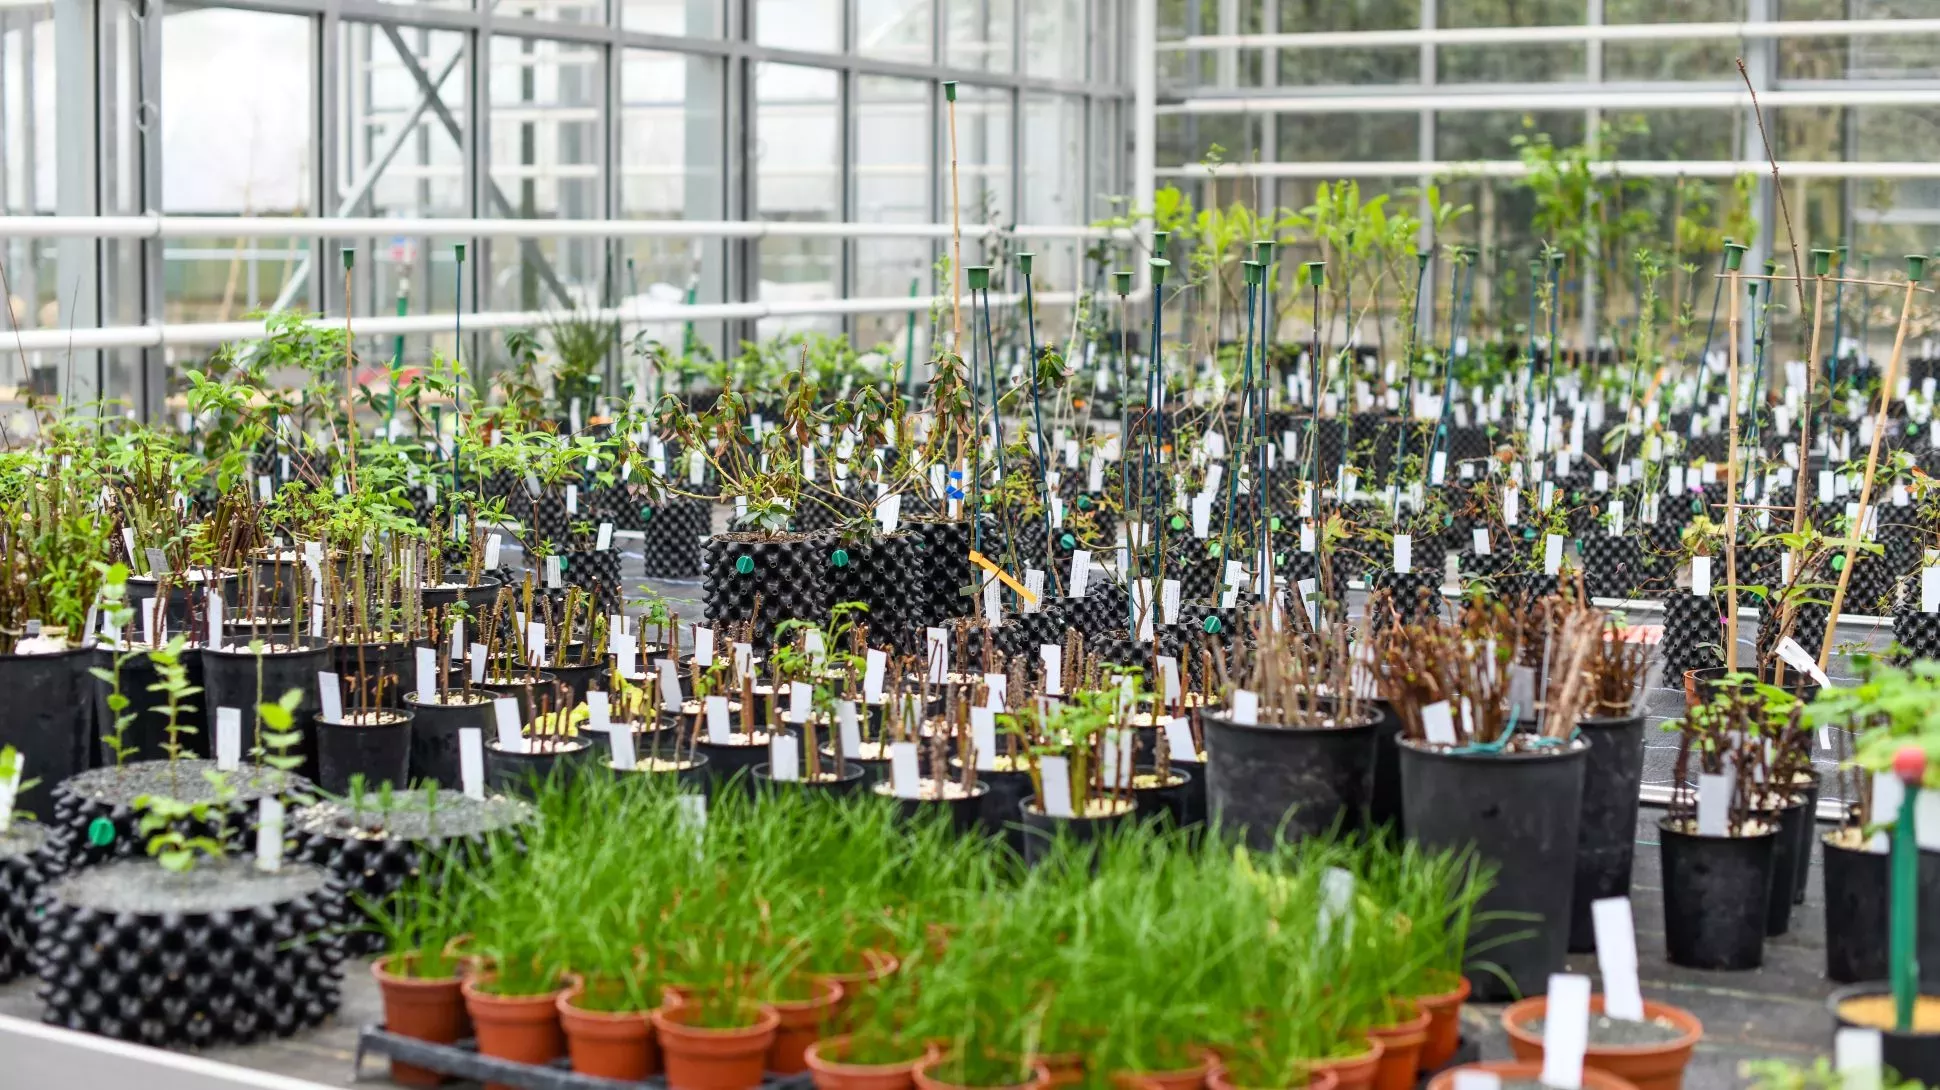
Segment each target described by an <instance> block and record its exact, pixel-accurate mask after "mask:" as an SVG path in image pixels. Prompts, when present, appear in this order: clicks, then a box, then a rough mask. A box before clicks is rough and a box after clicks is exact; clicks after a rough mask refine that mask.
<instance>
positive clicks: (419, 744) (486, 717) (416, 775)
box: [403, 689, 496, 791]
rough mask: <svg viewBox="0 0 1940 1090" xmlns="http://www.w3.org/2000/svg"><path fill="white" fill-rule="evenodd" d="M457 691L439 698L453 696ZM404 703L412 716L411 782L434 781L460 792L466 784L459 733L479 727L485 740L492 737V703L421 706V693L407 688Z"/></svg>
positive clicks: (405, 708)
mask: <svg viewBox="0 0 1940 1090" xmlns="http://www.w3.org/2000/svg"><path fill="white" fill-rule="evenodd" d="M456 692H457V690H452V691H449V692H444V693H441V694H439V695H441V696H446V697H449V696H452V695H455V693H456ZM481 696H482V694H481ZM403 703H404V710H406V711H408V712H410V713H411V762H410V773H409V774H410V777H411V779H412V780H414V781H416V780H432V781H435V782H436V783H437V785H438V786H439V787H441V788H446V789H448V790H452V791H456V790H458V789H459V788H460V787H462V786H463V785H464V772H463V770H462V769H461V768H460V767H459V757H458V732H459V731H461V730H464V729H465V728H466V727H477V728H478V730H479V739H480V740H481V741H482V740H484V739H486V738H490V737H492V733H493V731H494V730H495V729H496V720H495V719H494V718H493V715H492V702H491V701H490V700H489V699H480V700H479V701H478V702H477V703H476V704H420V703H419V702H418V692H417V690H416V689H407V690H405V693H404V701H403Z"/></svg>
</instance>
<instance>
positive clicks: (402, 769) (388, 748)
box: [311, 708, 411, 795]
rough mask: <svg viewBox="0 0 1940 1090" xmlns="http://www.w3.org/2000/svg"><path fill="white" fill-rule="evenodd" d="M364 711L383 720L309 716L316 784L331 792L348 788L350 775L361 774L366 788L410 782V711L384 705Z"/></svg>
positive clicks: (403, 785) (395, 785) (372, 788)
mask: <svg viewBox="0 0 1940 1090" xmlns="http://www.w3.org/2000/svg"><path fill="white" fill-rule="evenodd" d="M352 714H355V713H352ZM367 714H368V717H369V718H371V719H378V720H382V721H381V722H371V723H363V722H344V721H342V720H329V719H325V718H324V717H323V716H322V715H321V714H318V715H315V716H312V717H311V722H312V723H314V724H315V730H316V732H317V767H318V777H317V786H319V787H321V788H323V789H324V791H326V792H328V793H330V794H332V795H341V794H344V793H345V792H347V791H349V790H350V781H351V778H352V777H353V776H362V777H363V778H364V786H365V788H366V789H368V790H372V791H375V790H377V787H378V785H379V784H385V783H388V784H390V785H391V786H393V787H397V788H404V787H409V786H410V783H411V781H410V775H411V713H410V712H407V711H399V710H397V709H396V708H385V709H382V710H380V711H377V712H373V713H367Z"/></svg>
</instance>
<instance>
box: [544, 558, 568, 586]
mask: <svg viewBox="0 0 1940 1090" xmlns="http://www.w3.org/2000/svg"><path fill="white" fill-rule="evenodd" d="M564 581H565V572H564V570H563V564H562V561H561V559H560V556H559V554H558V553H553V554H552V555H551V556H548V557H546V587H547V588H548V589H551V590H558V589H559V587H560V585H561V584H562V583H563V582H564Z"/></svg>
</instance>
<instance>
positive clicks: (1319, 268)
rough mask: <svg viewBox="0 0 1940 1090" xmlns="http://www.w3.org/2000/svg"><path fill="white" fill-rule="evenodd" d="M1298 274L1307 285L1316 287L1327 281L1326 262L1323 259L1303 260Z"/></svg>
mask: <svg viewBox="0 0 1940 1090" xmlns="http://www.w3.org/2000/svg"><path fill="white" fill-rule="evenodd" d="M1300 274H1301V277H1302V278H1303V279H1304V280H1306V282H1307V285H1308V286H1309V287H1315V288H1317V287H1319V286H1320V285H1322V284H1324V283H1326V281H1327V263H1326V262H1325V261H1308V262H1303V263H1302V264H1301V266H1300Z"/></svg>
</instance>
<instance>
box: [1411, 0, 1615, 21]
mask: <svg viewBox="0 0 1940 1090" xmlns="http://www.w3.org/2000/svg"><path fill="white" fill-rule="evenodd" d="M1589 14H1590V13H1589V2H1588V0H1441V6H1440V8H1439V11H1438V13H1437V17H1438V19H1439V22H1440V25H1441V26H1446V27H1481V26H1486V27H1515V26H1561V25H1564V24H1567V23H1581V22H1585V21H1587V20H1588V18H1589Z"/></svg>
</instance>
